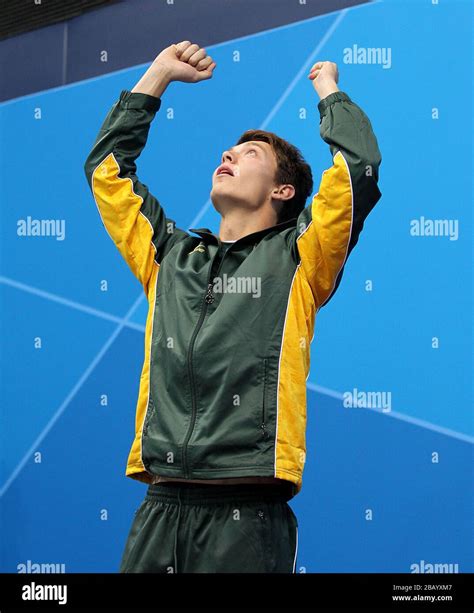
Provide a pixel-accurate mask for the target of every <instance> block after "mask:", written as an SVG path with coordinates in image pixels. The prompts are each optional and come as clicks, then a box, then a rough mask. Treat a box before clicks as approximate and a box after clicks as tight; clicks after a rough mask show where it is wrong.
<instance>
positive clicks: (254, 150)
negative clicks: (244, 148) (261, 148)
mask: <svg viewBox="0 0 474 613" xmlns="http://www.w3.org/2000/svg"><path fill="white" fill-rule="evenodd" d="M248 151H253V152H254V153H256V151H257V150H256V149H249V150H248Z"/></svg>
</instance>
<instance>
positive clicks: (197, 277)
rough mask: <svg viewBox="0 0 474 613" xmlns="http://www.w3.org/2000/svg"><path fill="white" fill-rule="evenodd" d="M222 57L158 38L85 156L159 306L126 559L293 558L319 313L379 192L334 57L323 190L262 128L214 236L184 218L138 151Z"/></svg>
mask: <svg viewBox="0 0 474 613" xmlns="http://www.w3.org/2000/svg"><path fill="white" fill-rule="evenodd" d="M215 66H216V64H215V62H213V61H212V58H210V57H209V56H207V54H206V52H205V50H204V49H200V48H199V46H198V45H196V44H191V42H190V41H183V42H181V43H179V44H177V45H171V46H170V47H168V48H166V49H165V50H164V51H162V52H161V53H160V54H159V55H158V56H157V57H156V59H155V60H154V62H153V63H152V65H151V66H150V68H149V69H148V71H147V72H146V73H145V74H144V76H143V77H142V78H141V79H140V81H139V82H138V83H137V85H136V86H135V87H134V88H133V89H132V90H131V91H128V90H123V91H122V93H121V95H120V99H119V100H118V102H116V103H115V104H114V105H113V107H112V109H111V111H110V112H109V114H108V115H107V117H106V119H105V121H104V123H103V125H102V128H101V130H100V131H99V134H98V137H97V140H96V142H95V144H94V146H93V149H92V151H91V153H90V155H89V157H88V159H87V161H86V164H85V171H86V175H87V179H88V182H89V184H90V187H91V189H92V193H93V195H94V198H95V201H96V203H97V207H98V209H99V213H100V215H101V218H102V221H103V223H104V225H105V227H106V229H107V231H108V233H109V235H110V237H111V238H112V240H113V241H114V242H115V244H116V246H117V247H118V249H119V251H120V252H121V253H122V255H123V257H124V258H125V260H126V261H127V263H128V264H129V266H130V268H131V269H132V271H133V273H134V274H135V275H136V276H137V278H138V279H139V281H140V282H141V283H142V285H143V287H144V290H145V293H146V296H147V298H148V303H149V312H148V317H147V322H146V332H145V351H144V353H145V360H144V365H143V370H142V375H141V379H140V390H139V397H138V404H137V409H136V428H135V430H136V432H135V439H134V441H133V444H132V448H131V450H130V455H129V458H128V463H127V468H126V475H127V476H129V477H132V478H134V479H138V480H141V481H144V482H146V483H148V484H149V487H148V491H147V494H146V496H145V499H144V500H143V502H142V504H141V505H140V507H139V509H138V510H137V512H136V515H135V518H134V521H133V524H132V526H131V529H130V533H129V536H128V539H127V543H126V546H125V551H124V553H123V557H122V562H121V566H120V572H163V573H171V572H295V564H296V554H297V519H296V517H295V515H294V513H293V511H292V509H291V508H290V506H289V505H288V500H290V498H292V497H293V496H294V495H295V494H297V493H298V492H299V491H300V490H301V487H302V472H303V466H304V463H305V451H306V446H305V426H306V378H307V376H308V372H309V358H310V343H311V340H312V338H313V334H314V322H315V316H316V313H317V311H318V310H319V309H320V308H321V307H322V306H323V305H324V304H327V302H328V301H329V300H330V298H331V297H332V295H333V294H334V292H335V291H336V289H337V287H338V285H339V282H340V280H341V277H342V274H343V269H344V265H345V262H346V260H347V258H348V256H349V254H350V252H351V250H352V249H353V247H354V246H355V244H356V242H357V240H358V237H359V233H360V232H361V230H362V226H363V223H364V220H365V218H366V217H367V215H368V214H369V212H370V211H371V209H372V208H373V206H374V205H375V204H376V202H377V201H378V200H379V198H380V196H381V193H380V191H379V189H378V186H377V180H378V167H379V165H380V162H381V156H380V152H379V149H378V146H377V141H376V138H375V136H374V133H373V131H372V127H371V124H370V121H369V119H368V118H367V116H366V115H365V114H364V112H363V111H362V110H361V109H360V108H359V107H358V106H357V105H356V104H355V103H354V102H352V100H351V99H350V98H349V96H348V95H347V94H345V93H344V92H342V91H340V90H339V89H338V87H337V82H338V73H337V67H336V65H335V64H334V63H332V62H318V63H317V64H315V65H314V66H313V68H312V70H311V72H310V74H309V78H310V79H311V80H312V82H313V85H314V88H315V90H316V92H317V93H318V95H319V97H320V98H321V100H320V102H319V104H318V109H319V112H320V117H321V125H320V133H321V136H322V138H323V139H324V140H325V141H326V142H327V143H328V145H329V147H330V150H331V153H332V155H333V165H332V166H331V168H329V169H328V170H326V171H325V172H324V173H323V176H322V180H321V184H320V187H319V192H318V193H317V194H316V195H315V196H314V197H313V199H312V202H311V204H310V205H309V206H308V207H306V208H305V203H306V200H307V198H308V196H309V195H310V193H311V191H312V187H313V181H312V175H311V169H310V167H309V166H308V164H306V162H305V161H304V159H303V158H302V157H301V154H300V152H299V150H298V149H297V148H296V147H294V146H293V145H290V144H289V143H287V142H286V141H284V140H283V139H281V138H279V137H278V136H276V135H275V134H273V133H271V132H265V131H261V130H254V131H252V130H250V131H247V132H245V133H244V134H243V135H242V136H241V138H240V139H239V141H238V143H237V144H236V145H234V147H231V148H230V149H229V150H227V151H225V152H224V154H223V156H222V165H221V166H219V168H217V169H216V171H215V172H214V174H213V177H212V191H211V199H212V202H213V204H214V206H215V208H216V209H217V211H219V213H220V215H221V217H222V219H221V223H220V229H219V234H218V235H215V234H213V233H212V232H211V231H210V230H209V229H207V228H199V229H190V233H188V232H185V231H183V230H180V229H178V228H176V227H175V223H174V221H173V220H171V219H169V218H167V217H166V216H165V212H164V210H163V208H162V206H161V204H160V203H159V202H158V200H157V199H156V198H155V197H154V196H153V195H152V194H150V192H149V191H148V188H147V187H146V185H144V184H143V183H141V182H140V181H139V179H138V178H137V176H136V174H135V171H136V165H135V160H136V159H137V158H138V156H139V155H140V153H141V151H142V150H143V148H144V146H145V143H146V140H147V136H148V131H149V127H150V124H151V121H152V120H153V118H154V116H155V113H156V112H157V111H158V109H159V108H160V105H161V96H162V94H163V92H164V91H165V89H166V87H167V86H168V84H169V83H170V82H172V81H182V82H186V83H194V82H199V81H202V80H205V79H209V78H211V77H212V74H213V71H214V68H215ZM185 154H186V151H184V150H183V159H182V160H181V161H180V167H179V172H180V173H186V172H187V167H188V165H189V159H186V155H185ZM191 233H192V234H191Z"/></svg>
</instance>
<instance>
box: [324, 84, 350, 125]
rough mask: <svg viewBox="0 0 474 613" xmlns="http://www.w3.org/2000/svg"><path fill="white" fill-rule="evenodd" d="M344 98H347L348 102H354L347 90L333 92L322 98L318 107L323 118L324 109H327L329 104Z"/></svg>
mask: <svg viewBox="0 0 474 613" xmlns="http://www.w3.org/2000/svg"><path fill="white" fill-rule="evenodd" d="M342 100H346V101H347V102H352V100H351V99H350V98H349V96H348V95H347V94H346V93H345V92H342V91H338V92H333V93H332V94H329V96H326V98H323V99H322V100H320V101H319V104H318V109H319V115H320V117H321V119H322V117H323V115H324V111H325V110H326V109H327V107H328V106H329V105H331V104H333V103H334V102H339V101H342Z"/></svg>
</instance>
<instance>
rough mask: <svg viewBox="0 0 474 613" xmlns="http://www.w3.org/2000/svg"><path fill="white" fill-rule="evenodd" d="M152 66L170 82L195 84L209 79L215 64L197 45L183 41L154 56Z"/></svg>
mask: <svg viewBox="0 0 474 613" xmlns="http://www.w3.org/2000/svg"><path fill="white" fill-rule="evenodd" d="M153 64H154V65H155V66H157V67H159V68H160V69H161V70H162V71H163V72H164V73H165V74H166V75H167V76H168V79H169V80H170V81H182V82H183V83H197V82H198V81H204V80H205V79H210V78H211V77H212V74H213V70H214V68H215V67H216V63H215V62H214V61H213V59H212V57H211V56H209V55H207V53H206V50H205V49H201V48H200V47H199V45H196V44H193V43H191V42H190V41H189V40H183V41H182V42H180V43H177V44H175V45H170V46H169V47H166V49H163V51H162V52H161V53H160V54H159V55H157V56H156V58H155V60H154V62H153Z"/></svg>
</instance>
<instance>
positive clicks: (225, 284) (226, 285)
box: [212, 273, 262, 298]
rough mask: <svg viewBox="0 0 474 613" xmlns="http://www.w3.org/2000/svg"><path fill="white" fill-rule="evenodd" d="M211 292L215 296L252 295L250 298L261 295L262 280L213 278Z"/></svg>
mask: <svg viewBox="0 0 474 613" xmlns="http://www.w3.org/2000/svg"><path fill="white" fill-rule="evenodd" d="M212 291H213V293H216V294H252V298H260V296H261V295H262V279H261V278H260V277H233V276H230V277H228V276H227V274H226V273H224V274H223V275H222V277H214V280H213V285H212Z"/></svg>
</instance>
